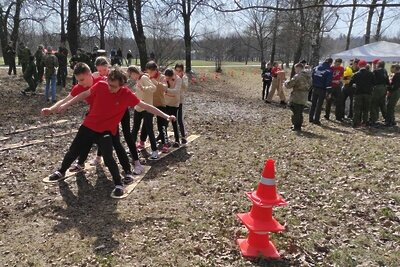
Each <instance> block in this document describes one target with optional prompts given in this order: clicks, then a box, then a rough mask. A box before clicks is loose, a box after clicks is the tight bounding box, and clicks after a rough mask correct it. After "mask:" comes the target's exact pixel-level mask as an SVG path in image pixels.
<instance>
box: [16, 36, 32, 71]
mask: <svg viewBox="0 0 400 267" xmlns="http://www.w3.org/2000/svg"><path fill="white" fill-rule="evenodd" d="M30 56H31V50H29V48H28V47H27V46H26V45H24V43H21V44H20V50H19V55H18V58H19V61H20V63H21V67H22V73H25V70H26V67H27V66H28V64H29V57H30Z"/></svg>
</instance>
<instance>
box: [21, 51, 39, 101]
mask: <svg viewBox="0 0 400 267" xmlns="http://www.w3.org/2000/svg"><path fill="white" fill-rule="evenodd" d="M37 76H38V73H37V70H36V64H35V56H30V57H29V63H28V66H27V67H26V70H25V72H24V79H25V81H26V82H27V83H28V88H26V89H25V90H22V91H21V94H23V95H26V93H27V92H29V91H30V92H32V95H34V94H36V87H37V80H38V77H37Z"/></svg>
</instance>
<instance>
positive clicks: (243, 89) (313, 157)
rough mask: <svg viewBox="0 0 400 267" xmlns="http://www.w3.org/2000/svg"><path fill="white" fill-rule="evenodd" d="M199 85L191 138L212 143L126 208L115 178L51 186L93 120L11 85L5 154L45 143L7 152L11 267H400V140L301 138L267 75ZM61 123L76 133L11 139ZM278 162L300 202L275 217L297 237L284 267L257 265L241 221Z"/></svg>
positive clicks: (287, 191) (337, 133)
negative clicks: (52, 109)
mask: <svg viewBox="0 0 400 267" xmlns="http://www.w3.org/2000/svg"><path fill="white" fill-rule="evenodd" d="M201 77H205V78H204V79H201ZM193 82H195V83H194V84H192V85H191V88H190V90H189V92H188V94H187V97H186V103H185V112H186V124H187V128H188V131H189V133H190V134H199V135H200V138H199V139H197V140H196V141H195V142H193V143H192V144H190V145H189V146H187V147H186V148H182V149H181V150H180V151H179V152H177V153H176V154H173V155H170V156H168V157H166V158H165V159H163V160H160V161H158V162H155V163H150V162H146V160H145V159H143V163H145V164H151V165H152V170H151V171H150V172H149V173H148V174H147V175H146V177H145V178H144V179H143V180H142V181H141V183H140V184H139V185H138V187H137V188H136V189H135V191H134V192H132V193H131V195H130V196H129V197H128V198H126V199H124V200H119V201H116V200H114V199H111V198H110V197H109V194H110V192H111V190H112V188H113V187H112V182H111V180H110V176H109V175H108V174H107V171H106V168H105V167H104V166H100V167H99V168H98V169H97V170H96V171H91V172H88V173H85V174H84V175H80V176H78V177H77V178H76V179H75V178H72V179H69V180H67V181H65V182H61V183H59V184H55V185H47V184H44V183H42V182H41V180H42V179H43V178H44V177H45V176H47V175H49V174H50V173H51V172H52V171H54V170H55V169H56V168H57V167H58V166H59V164H60V161H61V159H62V156H63V154H64V153H65V152H66V150H67V149H68V146H69V144H70V142H71V140H72V138H73V134H69V131H70V130H73V129H77V128H78V127H79V125H80V122H81V121H82V116H83V114H84V113H85V111H86V110H87V107H86V106H85V105H84V104H82V105H78V106H76V107H75V108H73V109H71V110H69V111H67V113H66V114H60V115H56V116H53V117H48V118H43V117H40V115H39V110H40V108H42V107H44V106H47V103H46V102H45V101H44V99H43V95H41V94H38V95H36V96H31V97H23V96H21V95H19V93H18V92H19V89H21V88H23V86H25V83H24V82H23V80H22V78H20V77H16V78H14V77H8V76H7V75H6V74H5V72H4V71H1V72H0V83H1V85H2V86H1V89H0V105H1V106H2V109H1V110H0V117H1V120H0V140H2V141H0V147H5V146H8V145H11V144H16V143H19V142H29V141H31V140H37V139H43V138H45V142H44V143H42V144H40V145H34V146H30V147H25V148H21V149H12V150H8V151H0V158H1V161H0V166H1V172H0V181H2V185H1V187H0V202H1V206H0V255H1V256H2V265H4V266H184V267H186V266H221V267H226V266H238V267H239V266H254V267H255V266H296V267H297V266H340V267H342V266H344V267H347V266H368V267H370V266H388V267H389V266H390V267H398V266H399V264H398V263H399V262H400V253H399V248H400V234H399V233H400V193H399V192H400V181H399V179H398V178H399V174H400V172H399V168H398V166H399V165H400V156H399V155H400V146H399V145H398V140H399V137H400V132H399V128H398V127H393V128H360V129H353V128H351V126H350V123H348V122H347V123H337V122H335V121H327V120H322V126H316V125H311V124H309V123H307V122H306V123H305V126H304V131H303V132H302V133H294V132H292V131H291V130H290V126H291V123H290V115H291V112H290V109H288V108H284V107H281V106H279V104H278V99H274V100H275V104H270V105H267V104H265V103H264V102H263V101H261V80H260V76H259V70H258V68H246V69H240V68H237V69H236V68H233V69H229V70H226V71H224V73H223V74H222V75H215V74H214V73H213V72H208V71H207V70H201V71H200V73H198V75H197V78H196V80H195V81H193ZM40 91H42V88H40ZM67 93H68V92H64V91H63V92H60V93H59V97H61V96H65V95H66V94H67ZM285 93H286V95H289V92H288V91H286V92H285ZM305 116H306V117H305V118H307V114H305ZM397 116H399V115H397ZM59 119H68V122H67V123H65V124H60V125H54V126H52V127H48V128H40V129H37V130H31V131H27V132H24V133H21V134H12V135H6V134H7V133H9V132H10V131H15V129H26V128H27V126H28V125H39V124H43V123H52V122H54V121H56V120H59ZM39 121H40V123H39ZM306 121H307V120H306ZM60 133H64V134H66V135H64V136H61V137H55V135H56V134H60ZM46 136H47V137H46ZM7 137H9V139H4V138H7ZM93 155H94V154H92V155H90V157H92V156H93ZM267 158H272V159H274V160H275V161H276V182H277V191H278V192H279V193H280V194H281V195H282V196H283V197H284V198H285V199H286V200H287V201H288V206H286V207H277V208H274V217H275V218H276V219H277V220H278V221H279V222H280V223H281V224H283V225H284V226H285V228H286V229H285V231H284V232H282V233H276V234H272V235H271V240H272V241H273V242H274V243H275V244H276V246H277V248H278V250H279V252H280V253H281V256H282V258H281V259H280V260H269V259H264V258H256V259H245V258H243V257H242V256H241V254H240V251H239V250H238V248H237V246H236V243H235V242H236V239H237V238H243V237H246V234H247V230H246V229H245V228H244V227H243V225H242V224H241V223H240V222H239V221H238V220H237V218H236V214H237V213H241V212H247V211H249V210H250V208H251V202H250V201H249V200H248V199H247V198H246V196H245V192H248V191H252V190H254V189H255V188H256V186H257V184H258V182H259V179H260V175H261V172H262V168H263V164H264V161H265V160H266V159H267Z"/></svg>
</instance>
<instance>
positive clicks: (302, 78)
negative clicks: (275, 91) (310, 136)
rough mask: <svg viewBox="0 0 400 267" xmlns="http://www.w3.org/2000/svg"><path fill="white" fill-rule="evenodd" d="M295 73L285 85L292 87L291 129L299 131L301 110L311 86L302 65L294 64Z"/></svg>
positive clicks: (301, 118)
mask: <svg viewBox="0 0 400 267" xmlns="http://www.w3.org/2000/svg"><path fill="white" fill-rule="evenodd" d="M295 72H296V75H294V76H293V78H292V79H291V80H290V81H288V82H286V83H285V87H286V88H288V89H293V90H292V93H291V94H290V99H289V107H290V109H291V110H292V112H293V115H292V124H293V128H292V130H293V131H301V127H302V125H303V110H304V107H305V106H306V104H307V98H308V90H309V89H310V86H311V77H310V75H309V74H308V73H307V72H305V71H304V65H303V64H301V63H297V64H296V65H295Z"/></svg>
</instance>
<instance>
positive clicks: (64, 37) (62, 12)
mask: <svg viewBox="0 0 400 267" xmlns="http://www.w3.org/2000/svg"><path fill="white" fill-rule="evenodd" d="M60 6H61V10H60V22H61V34H60V42H61V45H62V46H65V43H66V42H67V34H66V33H65V23H64V22H65V10H64V7H65V0H61V3H60Z"/></svg>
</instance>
